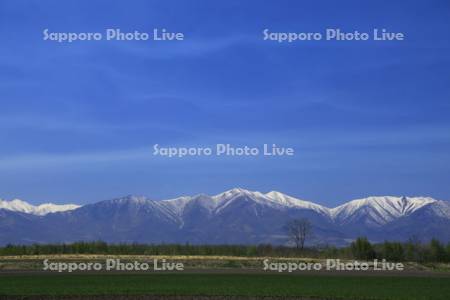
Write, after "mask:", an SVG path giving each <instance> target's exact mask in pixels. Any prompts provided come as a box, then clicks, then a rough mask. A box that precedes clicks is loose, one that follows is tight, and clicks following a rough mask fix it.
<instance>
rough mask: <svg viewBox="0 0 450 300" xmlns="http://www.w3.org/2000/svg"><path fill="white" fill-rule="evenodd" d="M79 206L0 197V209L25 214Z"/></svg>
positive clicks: (64, 209)
mask: <svg viewBox="0 0 450 300" xmlns="http://www.w3.org/2000/svg"><path fill="white" fill-rule="evenodd" d="M79 207H81V206H80V205H75V204H63V205H58V204H53V203H44V204H41V205H38V206H35V205H32V204H29V203H28V202H25V201H22V200H19V199H14V200H12V201H5V200H2V199H0V209H6V210H10V211H16V212H23V213H27V214H33V215H38V216H43V215H46V214H49V213H54V212H60V211H67V210H73V209H77V208H79Z"/></svg>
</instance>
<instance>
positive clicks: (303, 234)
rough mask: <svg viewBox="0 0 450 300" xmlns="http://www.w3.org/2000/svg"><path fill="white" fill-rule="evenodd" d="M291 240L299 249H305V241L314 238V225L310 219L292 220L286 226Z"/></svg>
mask: <svg viewBox="0 0 450 300" xmlns="http://www.w3.org/2000/svg"><path fill="white" fill-rule="evenodd" d="M284 230H285V231H286V233H287V235H288V237H289V240H290V241H292V242H293V243H295V246H296V247H297V249H303V247H304V246H305V240H306V239H307V238H309V237H311V236H312V225H311V222H309V220H308V219H305V218H301V219H295V220H290V221H288V222H287V223H286V225H285V226H284Z"/></svg>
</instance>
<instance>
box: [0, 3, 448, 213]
mask: <svg viewBox="0 0 450 300" xmlns="http://www.w3.org/2000/svg"><path fill="white" fill-rule="evenodd" d="M449 23H450V3H449V2H448V1H445V0H433V1H425V0H423V1H395V3H393V1H364V3H363V2H362V1H339V2H337V1H323V0H322V1H264V2H262V1H220V2H219V1H206V0H205V1H115V2H114V3H112V1H70V2H67V1H66V2H64V3H63V2H62V1H13V0H3V1H1V2H0V37H1V43H0V143H1V145H2V147H0V198H3V199H11V198H21V199H24V200H27V201H30V202H32V203H41V202H47V201H52V202H56V203H63V202H76V203H89V202H94V201H99V200H104V199H108V198H112V197H117V196H122V195H126V194H142V195H147V196H149V197H151V198H154V199H164V198H171V197H175V196H179V195H186V194H187V195H193V194H198V193H208V194H215V193H219V192H221V191H223V190H226V189H230V188H233V187H237V186H238V187H242V188H247V189H251V190H259V191H267V192H268V191H270V190H279V191H282V192H285V193H287V194H291V195H293V196H297V197H299V198H302V199H306V200H312V201H315V202H318V203H321V204H325V205H329V206H334V205H336V204H339V203H342V202H343V201H346V200H350V199H354V198H358V197H365V196H369V195H425V196H432V197H435V198H438V199H443V200H450V185H449V184H448V181H449V178H450V118H449V113H450V41H449V36H450V26H449V25H450V24H449ZM336 27H338V28H341V29H342V30H345V31H353V30H358V31H369V32H370V31H371V30H372V29H373V28H386V29H388V30H390V31H397V32H403V33H405V35H406V40H405V41H401V42H400V41H396V42H374V41H367V42H333V41H316V42H299V43H292V44H287V43H282V44H278V43H276V42H269V41H262V36H263V35H262V31H263V29H265V28H268V29H270V30H271V31H285V32H286V31H287V32H291V31H292V32H303V31H306V32H309V31H313V32H317V31H319V32H322V31H323V30H325V29H326V28H336ZM45 28H48V29H49V30H50V31H54V32H103V31H104V30H105V29H106V28H120V29H121V30H122V31H133V30H138V31H146V32H149V31H151V30H152V29H153V28H166V29H167V30H170V31H179V32H183V33H184V34H185V40H184V41H182V42H170V43H157V42H150V41H131V42H111V41H110V42H107V41H95V42H74V43H70V44H69V43H61V44H60V43H56V42H49V41H43V40H42V36H43V34H42V31H43V30H44V29H45ZM156 143H158V144H161V145H166V146H199V147H207V146H212V145H214V144H216V143H231V144H234V145H249V146H260V145H261V144H263V143H268V144H271V143H276V144H279V145H281V146H286V147H294V148H295V151H296V155H295V156H294V157H278V158H264V157H241V158H236V157H233V158H232V157H220V158H218V157H192V158H182V159H174V158H172V159H170V158H162V157H155V156H153V155H152V146H153V144H156Z"/></svg>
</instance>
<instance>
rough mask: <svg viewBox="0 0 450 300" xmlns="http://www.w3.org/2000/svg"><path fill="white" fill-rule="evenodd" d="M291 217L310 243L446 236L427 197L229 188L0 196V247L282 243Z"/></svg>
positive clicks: (445, 225)
mask: <svg viewBox="0 0 450 300" xmlns="http://www.w3.org/2000/svg"><path fill="white" fill-rule="evenodd" d="M293 218H308V219H309V220H310V221H311V223H312V224H313V228H314V239H312V240H311V241H310V242H315V243H332V244H345V243H347V242H348V241H350V240H352V239H354V238H355V237H357V236H360V235H365V236H368V237H369V238H370V239H372V240H374V241H382V240H384V239H395V240H405V239H407V238H409V237H412V236H415V237H419V238H422V239H429V238H431V237H437V238H440V239H442V240H445V241H450V230H449V229H450V203H449V202H446V201H439V200H435V199H432V198H429V197H393V196H383V197H368V198H364V199H357V200H352V201H349V202H347V203H345V204H343V205H340V206H338V207H335V208H328V207H325V206H322V205H319V204H316V203H313V202H310V201H305V200H301V199H298V198H295V197H292V196H288V195H286V194H283V193H280V192H276V191H272V192H269V193H261V192H253V191H248V190H245V189H240V188H235V189H232V190H229V191H226V192H223V193H220V194H218V195H215V196H208V195H204V194H200V195H196V196H184V197H179V198H175V199H169V200H156V201H155V200H150V199H148V198H146V197H142V196H141V197H138V196H126V197H121V198H117V199H113V200H106V201H101V202H98V203H94V204H88V205H85V206H78V205H74V204H67V205H55V204H42V205H39V206H33V205H31V204H28V203H26V202H24V201H21V200H17V199H16V200H13V201H3V200H0V244H5V243H33V242H70V241H77V240H105V241H109V242H152V243H158V242H166V243H169V242H183V243H184V242H190V243H277V244H283V243H286V236H285V234H284V231H283V226H284V224H285V223H286V221H287V220H289V219H293Z"/></svg>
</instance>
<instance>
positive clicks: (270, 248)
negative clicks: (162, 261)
mask: <svg viewBox="0 0 450 300" xmlns="http://www.w3.org/2000/svg"><path fill="white" fill-rule="evenodd" d="M52 254H53V255H54V254H109V255H197V256H242V257H265V256H269V257H299V258H301V257H311V258H341V259H357V260H372V259H375V258H378V259H386V260H388V261H399V262H401V261H412V262H420V263H424V262H450V243H449V244H447V245H444V244H443V243H441V242H440V241H438V240H436V239H432V240H431V241H430V242H427V243H421V242H419V241H417V240H416V239H410V240H409V241H407V242H390V241H386V242H384V243H377V244H372V243H370V241H369V240H368V239H367V238H365V237H360V238H357V239H356V240H355V241H353V242H352V243H351V244H350V245H349V246H347V247H339V248H338V247H334V246H315V247H304V248H301V247H287V246H276V245H270V244H261V245H191V244H138V243H133V244H108V243H105V242H102V241H95V242H76V243H70V244H64V243H62V244H33V245H12V244H10V245H6V246H4V247H0V255H1V256H7V255H52Z"/></svg>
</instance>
